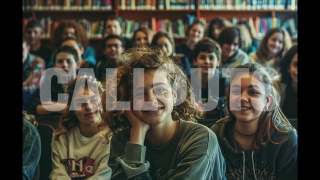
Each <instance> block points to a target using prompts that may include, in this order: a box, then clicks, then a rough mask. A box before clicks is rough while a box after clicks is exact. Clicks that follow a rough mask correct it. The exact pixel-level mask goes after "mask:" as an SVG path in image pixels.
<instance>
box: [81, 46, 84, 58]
mask: <svg viewBox="0 0 320 180" xmlns="http://www.w3.org/2000/svg"><path fill="white" fill-rule="evenodd" d="M80 52H81V56H82V54H83V53H84V47H83V46H82V47H81V48H80Z"/></svg>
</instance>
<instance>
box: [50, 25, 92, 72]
mask: <svg viewBox="0 0 320 180" xmlns="http://www.w3.org/2000/svg"><path fill="white" fill-rule="evenodd" d="M67 37H72V38H75V39H76V40H77V41H79V42H80V43H81V45H82V46H83V48H84V52H83V54H82V55H81V56H82V58H83V59H85V60H86V61H88V62H90V63H91V64H92V65H93V66H95V65H96V63H97V60H96V54H95V50H94V49H93V47H92V46H90V45H88V44H89V40H88V37H87V33H86V30H85V29H84V28H83V26H82V25H80V24H79V23H78V22H77V21H75V20H62V21H59V23H58V26H57V27H56V29H55V30H54V32H53V37H52V43H53V45H54V47H55V48H58V47H60V44H61V41H62V40H63V39H65V38H67ZM53 63H54V59H53V54H52V56H51V59H50V63H49V64H48V66H47V67H52V66H53Z"/></svg>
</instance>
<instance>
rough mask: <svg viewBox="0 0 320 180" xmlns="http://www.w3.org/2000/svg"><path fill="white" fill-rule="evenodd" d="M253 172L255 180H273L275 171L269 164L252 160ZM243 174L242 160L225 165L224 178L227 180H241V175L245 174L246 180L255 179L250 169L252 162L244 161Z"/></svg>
mask: <svg viewBox="0 0 320 180" xmlns="http://www.w3.org/2000/svg"><path fill="white" fill-rule="evenodd" d="M254 166H255V168H254V171H255V175H256V178H257V179H268V180H275V179H276V177H275V175H274V174H275V169H274V167H272V166H271V165H270V163H269V162H262V161H259V160H256V159H255V160H254ZM244 171H245V172H243V161H242V159H241V160H240V159H239V160H236V161H234V162H233V163H232V164H227V169H226V178H227V179H242V176H243V173H245V178H246V179H256V178H255V177H254V173H253V169H252V160H251V159H246V162H245V169H244Z"/></svg>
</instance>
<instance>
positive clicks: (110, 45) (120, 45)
mask: <svg viewBox="0 0 320 180" xmlns="http://www.w3.org/2000/svg"><path fill="white" fill-rule="evenodd" d="M113 46H114V47H115V48H119V47H122V44H107V45H106V48H108V49H111V48H112V47H113Z"/></svg>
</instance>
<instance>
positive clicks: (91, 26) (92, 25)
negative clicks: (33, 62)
mask: <svg viewBox="0 0 320 180" xmlns="http://www.w3.org/2000/svg"><path fill="white" fill-rule="evenodd" d="M30 19H31V18H24V19H23V28H24V27H25V26H26V25H27V23H28V21H29V20H30ZM39 23H40V24H41V26H42V32H43V38H51V36H52V34H53V31H54V30H55V28H56V27H57V26H58V24H59V22H58V21H54V20H52V17H50V16H49V17H46V18H40V19H39ZM78 23H79V24H81V25H82V26H83V27H84V29H85V30H86V33H87V37H88V38H102V37H103V36H104V28H105V25H104V23H105V21H104V20H97V21H89V20H87V19H78Z"/></svg>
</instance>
